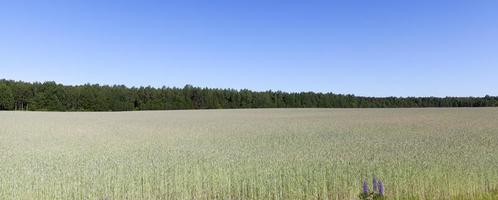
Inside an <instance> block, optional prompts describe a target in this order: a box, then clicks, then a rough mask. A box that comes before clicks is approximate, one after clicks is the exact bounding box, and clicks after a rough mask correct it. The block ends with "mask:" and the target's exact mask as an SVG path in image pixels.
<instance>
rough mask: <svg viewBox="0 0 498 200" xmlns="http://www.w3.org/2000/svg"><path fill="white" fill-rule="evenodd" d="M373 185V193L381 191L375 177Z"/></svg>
mask: <svg viewBox="0 0 498 200" xmlns="http://www.w3.org/2000/svg"><path fill="white" fill-rule="evenodd" d="M372 185H373V192H377V191H379V190H378V188H379V187H378V183H377V179H376V178H375V176H374V177H373V181H372Z"/></svg>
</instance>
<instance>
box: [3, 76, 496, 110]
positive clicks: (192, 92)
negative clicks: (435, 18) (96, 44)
mask: <svg viewBox="0 0 498 200" xmlns="http://www.w3.org/2000/svg"><path fill="white" fill-rule="evenodd" d="M491 106H498V97H496V96H489V95H487V96H485V97H445V98H439V97H361V96H354V95H343V94H334V93H315V92H299V93H296V92H292V93H289V92H282V91H271V90H270V91H265V92H256V91H251V90H247V89H243V90H234V89H216V88H201V87H194V86H191V85H186V86H185V87H183V88H178V87H161V88H155V87H150V86H149V87H131V88H130V87H126V86H124V85H113V86H109V85H98V84H85V85H76V86H69V85H62V84H58V83H56V82H53V81H48V82H43V83H40V82H34V83H30V82H23V81H13V80H5V79H1V80H0V110H33V111H132V110H178V109H221V108H226V109H234V108H408V107H491Z"/></svg>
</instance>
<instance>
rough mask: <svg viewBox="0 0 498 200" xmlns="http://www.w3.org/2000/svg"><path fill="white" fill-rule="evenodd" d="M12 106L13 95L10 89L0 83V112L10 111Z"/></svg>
mask: <svg viewBox="0 0 498 200" xmlns="http://www.w3.org/2000/svg"><path fill="white" fill-rule="evenodd" d="M13 105H14V95H13V94H12V90H11V88H10V87H9V86H8V85H7V84H5V83H2V82H0V110H11V109H12V107H14V106H13Z"/></svg>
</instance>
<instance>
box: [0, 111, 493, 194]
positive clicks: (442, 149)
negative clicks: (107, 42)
mask: <svg viewBox="0 0 498 200" xmlns="http://www.w3.org/2000/svg"><path fill="white" fill-rule="evenodd" d="M374 175H375V176H377V177H379V178H380V179H382V181H383V182H384V184H385V188H386V196H387V197H388V199H478V198H480V199H498V109H497V108H461V109H435V108H434V109H432V108H430V109H261V110H198V111H158V112H115V113H58V112H0V199H357V197H358V194H359V193H360V191H361V181H362V178H363V177H367V178H371V177H372V176H374Z"/></svg>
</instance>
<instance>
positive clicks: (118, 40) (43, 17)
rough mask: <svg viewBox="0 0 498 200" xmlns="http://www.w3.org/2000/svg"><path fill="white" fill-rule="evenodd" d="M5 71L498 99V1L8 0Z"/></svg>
mask: <svg viewBox="0 0 498 200" xmlns="http://www.w3.org/2000/svg"><path fill="white" fill-rule="evenodd" d="M0 78H6V79H14V80H24V81H45V80H54V81H57V82H60V83H63V84H83V83H88V82H89V83H100V84H125V85H128V86H141V85H143V86H146V85H151V86H156V87H158V86H162V85H166V86H183V85H185V84H193V85H196V86H203V87H204V86H207V87H219V88H236V89H241V88H248V89H253V90H267V89H272V90H284V91H318V92H329V91H330V92H335V93H348V94H349V93H350V94H356V95H366V96H483V95H485V94H490V95H498V1H496V0H488V1H486V0H482V1H480V0H476V1H471V0H465V1H459V0H451V1H450V0H448V1H442V0H441V1H438V0H427V1H424V0H417V1H400V0H392V1H383V0H379V1H370V0H364V1H356V0H352V1H332V0H330V1H314V0H310V1H307V0H302V1H287V0H285V1H284V0H283V1H276V0H263V1H257V0H244V1H237V0H226V1H218V0H209V1H204V0H202V1H201V0H199V1H188V0H182V1H144V0H140V1H139V0H137V1H110V0H109V1H107V0H105V1H101V0H98V1H90V0H84V1H62V0H60V1H39V0H36V1H25V0H20V1H10V0H7V1H3V0H0Z"/></svg>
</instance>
